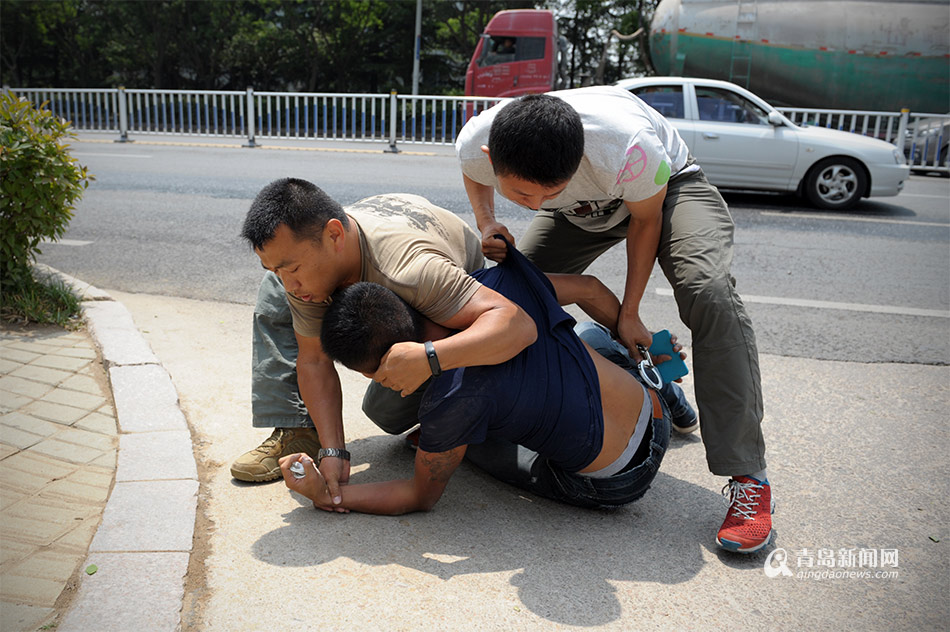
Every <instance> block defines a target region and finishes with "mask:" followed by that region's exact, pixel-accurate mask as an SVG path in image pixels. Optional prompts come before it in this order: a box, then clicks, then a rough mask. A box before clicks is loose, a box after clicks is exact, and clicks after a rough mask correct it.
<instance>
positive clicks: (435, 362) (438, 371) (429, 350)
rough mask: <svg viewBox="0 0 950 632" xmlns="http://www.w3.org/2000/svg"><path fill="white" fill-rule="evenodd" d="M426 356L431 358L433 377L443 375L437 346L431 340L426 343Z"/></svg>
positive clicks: (430, 364) (430, 366)
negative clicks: (436, 352) (436, 353)
mask: <svg viewBox="0 0 950 632" xmlns="http://www.w3.org/2000/svg"><path fill="white" fill-rule="evenodd" d="M425 348H426V357H427V358H429V369H430V370H431V371H432V377H439V376H440V375H442V365H441V364H439V356H437V355H435V346H434V345H433V344H432V341H431V340H429V341H427V342H426V344H425Z"/></svg>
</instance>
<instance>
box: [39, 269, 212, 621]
mask: <svg viewBox="0 0 950 632" xmlns="http://www.w3.org/2000/svg"><path fill="white" fill-rule="evenodd" d="M35 269H36V271H37V272H38V273H40V274H45V275H47V276H48V277H53V278H58V279H60V280H61V281H63V282H64V283H65V284H66V285H67V286H69V287H70V288H71V289H73V291H75V292H76V293H77V294H78V295H79V296H80V297H81V298H82V310H83V317H84V320H85V321H86V323H87V325H88V326H89V331H90V334H91V336H92V339H93V341H94V342H95V344H96V346H98V347H99V350H100V352H101V354H102V359H103V364H104V365H105V368H106V370H107V371H108V374H109V382H110V386H111V390H112V395H113V398H114V399H115V413H116V421H117V423H118V426H119V428H118V430H119V434H118V436H119V449H118V465H117V468H116V477H115V484H114V486H113V488H112V492H111V494H110V495H109V500H108V501H107V503H106V506H105V510H104V512H103V515H102V523H101V524H100V525H99V529H98V530H97V531H96V534H95V537H94V538H93V540H92V544H91V545H90V547H89V553H88V558H87V561H86V563H85V564H84V566H83V567H84V568H85V567H86V566H87V565H89V564H95V565H96V566H97V567H98V571H97V572H96V573H95V574H93V575H82V577H81V581H80V585H79V591H78V593H77V595H76V598H75V600H74V601H73V604H72V606H71V607H70V609H69V610H68V611H67V612H66V614H65V615H64V617H63V619H62V620H61V621H60V623H59V625H58V626H57V630H59V631H60V632H72V631H77V632H78V631H83V630H90V629H97V630H133V629H148V630H176V629H178V627H179V626H180V620H181V605H182V600H183V598H184V590H185V587H184V579H185V574H186V572H187V570H188V561H189V557H190V554H191V550H192V542H193V538H194V527H195V516H196V512H197V505H198V485H199V484H198V470H197V466H196V464H195V459H194V454H193V446H192V441H191V434H190V432H189V430H188V425H187V423H186V421H185V416H184V414H183V413H182V412H181V408H180V407H179V403H178V392H177V390H176V389H175V386H174V384H173V383H172V381H171V377H170V376H169V375H168V372H167V371H166V370H165V368H164V367H163V366H162V365H161V363H160V362H159V360H158V358H157V357H156V356H155V354H154V353H153V352H152V350H151V347H149V345H148V343H147V342H146V341H145V339H144V338H143V337H142V335H141V333H140V332H139V331H138V328H136V326H135V323H134V322H133V321H132V315H131V314H130V313H129V311H128V310H127V309H126V308H125V306H124V305H122V304H121V303H119V302H118V301H116V300H114V299H113V298H112V296H110V295H109V294H108V293H106V292H104V291H102V290H100V289H98V288H96V287H94V286H92V285H89V284H88V283H84V282H82V281H79V280H78V279H75V278H73V277H71V276H69V275H66V274H63V273H62V272H59V271H58V270H56V269H54V268H50V267H49V266H45V265H42V264H37V265H36V266H35Z"/></svg>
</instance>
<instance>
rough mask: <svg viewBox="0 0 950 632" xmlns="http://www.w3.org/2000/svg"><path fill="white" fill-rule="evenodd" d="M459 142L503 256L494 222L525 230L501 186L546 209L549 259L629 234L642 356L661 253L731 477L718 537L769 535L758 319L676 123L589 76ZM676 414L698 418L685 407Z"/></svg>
mask: <svg viewBox="0 0 950 632" xmlns="http://www.w3.org/2000/svg"><path fill="white" fill-rule="evenodd" d="M456 150H457V153H458V157H459V161H460V164H461V169H462V174H463V179H464V183H465V189H466V192H467V193H468V197H469V200H470V201H471V204H472V208H473V209H474V211H475V218H476V222H477V224H478V228H479V230H480V231H481V233H482V250H483V252H484V254H485V256H487V257H488V258H490V259H494V260H496V261H497V260H501V259H503V258H504V256H505V253H504V250H503V249H502V248H500V247H499V246H498V244H499V243H500V242H499V240H495V239H493V238H492V236H493V235H495V234H501V235H503V236H505V237H506V238H508V239H509V240H510V241H512V242H514V240H513V237H512V236H511V233H510V232H509V231H508V229H507V228H506V227H505V226H504V225H503V224H501V223H500V222H498V221H497V220H496V219H495V213H494V194H495V192H496V191H497V192H498V193H500V194H501V195H502V196H504V197H506V198H508V199H509V200H511V201H512V202H515V203H516V204H519V205H521V206H523V207H526V208H528V209H531V210H533V211H536V215H535V217H534V219H533V220H532V222H531V225H530V226H529V228H528V230H527V232H526V234H525V235H524V236H523V237H522V239H521V240H520V241H519V242H518V243H517V245H518V247H519V249H520V250H521V251H522V252H523V253H524V254H525V255H526V256H527V257H528V258H529V259H530V260H531V261H533V262H534V263H535V264H536V265H537V266H538V267H540V268H541V269H542V270H544V271H545V272H565V273H575V274H576V273H580V272H582V271H584V270H585V269H586V268H587V266H588V265H590V263H591V262H593V261H594V260H595V259H596V258H597V257H598V256H600V255H601V254H603V253H604V252H605V251H606V250H607V249H608V248H610V247H611V246H613V245H614V244H616V243H618V242H620V241H626V251H627V270H626V282H625V285H624V296H623V301H622V307H621V318H620V322H619V325H618V334H619V338H620V341H621V342H623V344H624V345H625V346H626V347H627V348H628V349H629V350H630V351H631V353H632V354H633V355H634V356H637V355H638V354H637V350H636V345H637V344H641V345H643V346H645V347H648V346H649V344H650V341H651V339H652V336H651V333H650V331H649V330H648V329H647V327H646V326H645V325H644V323H643V322H642V320H641V318H640V314H639V308H640V301H641V299H642V298H643V293H644V290H645V289H646V285H647V281H648V280H649V278H650V273H651V271H652V270H653V265H654V261H656V260H659V262H660V266H661V268H662V269H663V272H664V273H665V274H666V277H667V279H668V280H669V282H670V284H671V285H672V286H673V291H674V297H675V299H676V302H677V305H678V306H679V311H680V318H681V319H682V320H683V322H684V323H685V324H686V326H687V327H689V328H690V330H691V332H692V334H693V367H694V372H695V376H696V381H695V392H696V400H697V403H698V404H699V415H700V421H701V424H702V434H703V442H704V444H705V446H706V459H707V464H708V466H709V469H710V471H712V472H713V473H714V474H717V475H722V476H729V477H731V480H730V483H729V487H730V491H731V506H730V508H729V512H728V514H727V516H726V520H725V522H724V523H723V525H722V527H721V528H720V530H719V533H718V534H717V541H718V542H719V544H720V545H721V546H723V547H724V548H726V549H728V550H732V551H738V552H743V553H747V552H752V551H757V550H759V549H761V548H762V547H764V546H765V545H766V544H768V542H769V540H770V539H771V536H772V518H771V512H772V500H771V487H770V485H769V483H768V479H767V472H766V470H765V466H766V465H765V441H764V439H763V436H762V431H761V420H762V414H763V407H762V389H761V383H760V376H759V360H758V352H757V350H756V346H755V334H754V332H753V330H752V323H751V321H750V320H749V317H748V315H747V314H746V311H745V307H744V306H743V304H742V300H741V299H740V297H739V295H738V293H737V292H736V290H735V279H734V278H733V277H732V275H731V273H730V265H731V262H732V254H733V233H734V230H735V225H734V224H733V221H732V217H731V215H730V214H729V210H728V208H727V207H726V204H725V202H724V201H723V200H722V197H721V196H720V195H719V192H718V191H717V190H716V189H715V188H714V187H713V186H711V185H710V184H709V183H708V182H707V181H706V178H705V176H704V175H703V173H702V170H701V169H700V167H699V165H697V164H696V163H695V162H694V161H693V159H692V157H691V156H690V153H689V149H688V148H687V146H686V144H685V143H684V142H683V140H682V139H681V138H680V136H679V134H678V133H677V131H676V130H675V129H674V128H673V126H672V125H670V123H669V122H668V121H667V120H666V119H664V118H663V117H662V116H661V115H660V114H659V113H658V112H656V111H655V110H653V109H652V108H650V107H649V106H647V105H646V104H645V103H643V101H641V100H640V99H638V98H637V97H635V96H633V95H632V94H630V93H629V92H628V91H626V90H622V89H619V88H614V87H593V88H581V89H577V90H564V91H560V92H553V93H550V94H547V95H529V96H526V97H521V98H520V99H516V100H513V101H506V102H503V103H500V104H499V105H497V106H495V107H493V108H491V109H489V110H486V111H485V112H482V113H481V114H479V115H478V116H476V117H474V118H473V119H471V120H470V121H469V122H468V123H467V124H466V125H465V127H464V128H463V129H462V131H461V133H460V134H459V137H458V140H457V142H456ZM690 426H692V427H690ZM673 427H674V429H676V430H679V431H680V432H689V431H691V430H692V429H694V428H695V426H694V425H693V424H690V425H687V426H685V427H683V426H682V425H681V424H677V420H676V419H674V420H673Z"/></svg>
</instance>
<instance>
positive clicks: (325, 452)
mask: <svg viewBox="0 0 950 632" xmlns="http://www.w3.org/2000/svg"><path fill="white" fill-rule="evenodd" d="M328 456H332V457H336V458H338V459H343V460H344V461H349V460H350V453H349V452H348V451H346V450H341V449H340V448H320V451H319V452H317V465H320V461H322V460H323V459H325V458H326V457H328Z"/></svg>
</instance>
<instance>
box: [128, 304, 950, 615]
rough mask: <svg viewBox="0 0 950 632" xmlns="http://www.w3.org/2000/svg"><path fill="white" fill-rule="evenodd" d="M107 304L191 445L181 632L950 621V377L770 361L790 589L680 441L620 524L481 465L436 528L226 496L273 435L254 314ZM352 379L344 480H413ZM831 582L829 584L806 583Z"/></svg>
mask: <svg viewBox="0 0 950 632" xmlns="http://www.w3.org/2000/svg"><path fill="white" fill-rule="evenodd" d="M112 294H113V295H114V296H115V297H116V298H117V299H118V300H120V301H121V302H122V303H123V304H124V305H126V306H127V307H128V309H129V310H130V312H131V313H132V314H133V316H134V318H135V322H136V323H137V325H138V327H139V328H140V329H141V330H142V332H143V335H144V336H145V338H146V339H147V340H148V342H149V344H150V345H151V347H152V348H153V349H154V350H155V353H156V354H157V355H158V357H159V358H161V360H162V364H163V366H165V368H166V369H167V370H168V372H169V374H170V375H171V376H172V379H173V381H174V383H175V385H176V386H177V388H178V391H179V393H180V396H181V406H182V409H183V410H184V412H185V415H186V416H187V418H188V420H189V423H190V424H191V426H192V428H193V432H194V436H195V439H196V442H197V443H196V448H197V450H196V455H197V457H198V460H199V463H200V471H201V482H202V492H201V494H200V510H199V529H198V530H197V537H196V549H195V553H194V554H193V556H192V557H193V559H192V567H191V569H192V572H189V575H188V582H187V586H186V596H185V602H184V607H183V611H182V621H183V625H184V628H185V629H195V630H236V629H240V630H264V629H274V628H277V629H294V628H297V629H300V628H307V627H316V626H319V627H321V628H326V629H355V630H378V629H386V630H433V629H437V630H512V629H514V630H551V629H563V630H570V629H581V628H584V629H594V630H631V629H638V630H639V629H708V630H718V629H732V628H747V629H764V628H768V629H788V630H801V629H829V628H840V629H853V628H856V627H859V628H862V629H870V630H875V629H879V630H885V629H886V630H894V629H914V630H920V629H938V628H941V627H945V624H946V621H947V619H948V616H950V598H948V596H950V585H948V582H950V563H948V560H950V556H948V551H947V537H948V533H947V525H948V522H950V521H948V518H950V511H948V507H947V500H946V499H947V494H948V491H950V489H948V488H950V467H948V459H947V454H948V453H950V449H948V448H950V440H948V439H950V436H948V430H947V425H946V416H947V410H948V409H950V406H948V404H950V368H948V367H946V366H943V367H933V366H917V365H890V364H872V365H868V364H858V363H849V362H823V361H814V360H810V359H802V358H786V357H778V356H763V357H762V373H763V376H764V383H763V388H764V390H765V395H766V406H767V419H766V422H765V424H766V425H765V428H766V440H767V441H768V445H769V459H770V462H769V472H770V479H771V480H772V483H773V486H774V489H775V492H776V495H777V499H778V510H777V513H776V514H775V525H776V529H777V532H778V533H777V538H776V541H775V547H781V548H784V549H785V550H786V553H787V556H788V568H789V569H790V571H792V572H793V576H792V577H787V576H783V575H780V576H778V577H775V578H769V577H767V576H766V575H765V573H764V568H763V567H764V564H765V561H766V558H767V556H768V554H769V551H765V552H763V553H762V554H758V555H754V556H737V555H732V554H728V553H725V552H722V551H720V550H719V549H718V548H717V547H716V545H715V541H714V537H715V533H716V530H717V528H718V526H719V524H720V522H721V521H722V519H723V517H724V515H725V504H724V502H723V499H722V497H721V496H720V490H721V488H722V486H723V484H724V483H725V480H723V479H721V478H717V477H713V476H711V475H710V474H709V473H708V471H707V469H706V464H705V453H704V450H703V447H702V444H701V443H700V439H699V437H697V436H691V437H687V438H679V437H676V438H674V441H673V443H672V444H671V449H670V451H669V452H668V454H667V457H666V459H665V460H664V463H663V468H662V470H661V473H660V475H659V476H658V478H657V479H656V482H655V484H654V486H653V488H652V489H651V490H650V492H649V493H647V495H646V496H645V497H644V498H643V499H642V500H641V501H639V502H637V503H634V504H633V505H631V506H629V507H627V508H624V509H623V510H620V511H617V512H613V513H601V512H590V511H583V510H579V509H575V508H571V507H566V506H563V505H558V504H555V503H552V502H549V501H546V500H543V499H539V498H535V497H529V496H526V495H524V494H522V493H520V492H519V491H517V490H515V489H512V488H510V487H508V486H506V485H503V484H501V483H499V482H497V481H495V480H494V479H491V478H489V477H487V476H485V475H484V474H482V473H481V472H480V471H478V470H476V469H474V468H472V467H471V466H469V465H468V464H464V465H463V466H462V467H461V468H460V469H459V471H458V472H456V474H455V475H454V476H453V479H452V482H451V483H450V484H449V487H448V489H447V490H446V493H445V495H444V496H443V498H442V500H440V502H439V504H438V505H437V506H436V508H435V509H434V510H433V511H432V512H430V513H427V514H413V515H407V516H402V517H394V518H393V517H382V516H367V515H359V514H347V515H342V514H326V513H324V512H320V511H315V510H314V509H313V508H312V507H311V506H310V504H309V502H307V501H305V500H304V499H302V498H299V497H295V496H292V495H291V494H290V493H289V492H288V491H287V489H286V488H285V487H284V485H283V483H282V482H276V483H271V484H258V485H254V484H245V483H240V482H237V481H234V480H232V479H231V477H230V474H229V470H228V468H229V465H230V463H231V461H232V460H233V459H234V458H235V457H236V456H238V455H239V454H241V453H242V452H244V451H245V450H248V449H250V448H252V447H254V446H256V445H257V444H258V443H259V442H260V441H261V440H262V439H263V438H265V437H266V436H267V434H268V433H267V431H265V430H261V429H256V430H255V429H253V428H251V426H250V405H249V399H250V394H249V390H250V357H251V353H250V336H251V314H252V308H251V306H249V305H237V304H228V303H209V302H203V301H191V300H187V299H171V298H167V297H156V296H148V295H142V294H124V293H119V292H112ZM673 309H675V308H673V307H671V311H673ZM647 316H648V317H649V321H650V322H675V321H673V320H672V318H674V316H672V314H649V315H647ZM341 380H342V383H343V393H344V418H345V420H346V438H347V446H348V448H349V449H350V451H351V452H352V453H353V462H352V465H353V469H352V472H353V474H352V476H353V480H354V481H359V480H364V481H366V480H385V479H388V478H392V477H406V476H410V475H411V472H412V458H413V454H412V453H411V452H410V451H409V450H407V449H406V448H405V447H404V445H403V442H402V441H401V440H400V439H399V438H397V437H390V436H386V435H383V434H381V433H380V431H379V430H378V429H377V428H376V427H375V426H374V425H373V424H372V423H371V422H369V421H368V420H367V419H366V418H365V417H364V416H363V414H362V412H361V411H360V400H361V397H362V392H363V389H364V388H365V386H366V383H367V381H366V380H365V378H363V377H362V376H360V375H357V374H355V373H352V372H348V371H341ZM685 387H686V389H687V393H688V394H689V395H690V396H692V383H691V382H690V380H689V378H687V381H686V383H685ZM202 541H204V544H202ZM773 550H774V548H773ZM895 551H896V554H895V553H894V552H895ZM872 552H873V555H874V560H871V559H870V556H871V554H872ZM895 555H896V557H895ZM885 556H886V558H887V560H886V561H885V560H884V557H885ZM852 557H853V559H852ZM859 559H860V560H861V561H860V562H859ZM829 562H830V564H831V565H829ZM872 562H873V565H872ZM809 564H811V566H809ZM895 564H896V565H895ZM776 566H777V564H776ZM823 570H824V571H833V572H834V573H835V574H834V575H829V573H825V575H824V577H823V576H822V575H820V574H814V575H813V577H814V578H812V579H805V577H806V575H805V573H806V572H807V571H813V572H814V571H823ZM895 571H896V573H895ZM799 572H801V573H802V575H801V576H800V577H801V578H799V576H797V574H798V573H799ZM865 573H866V574H867V576H864V574H865ZM885 574H886V575H885Z"/></svg>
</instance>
